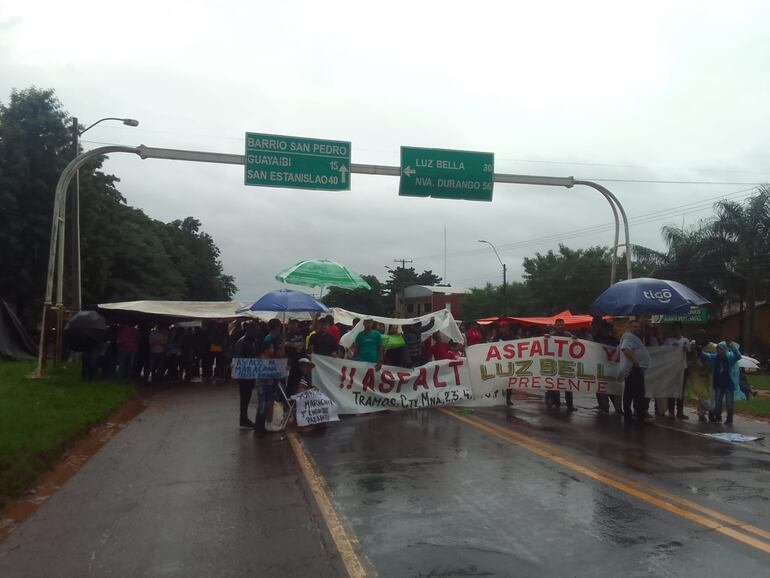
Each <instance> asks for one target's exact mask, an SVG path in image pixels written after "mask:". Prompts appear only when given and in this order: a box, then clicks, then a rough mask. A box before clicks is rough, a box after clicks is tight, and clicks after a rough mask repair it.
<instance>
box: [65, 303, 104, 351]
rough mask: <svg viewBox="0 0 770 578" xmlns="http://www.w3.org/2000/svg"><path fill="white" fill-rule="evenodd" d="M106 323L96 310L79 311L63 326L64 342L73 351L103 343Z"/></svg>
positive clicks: (85, 349) (87, 348)
mask: <svg viewBox="0 0 770 578" xmlns="http://www.w3.org/2000/svg"><path fill="white" fill-rule="evenodd" d="M106 337H107V323H106V322H105V321H104V317H102V316H101V315H99V314H98V313H97V312H96V311H80V312H79V313H76V314H75V315H74V316H73V317H72V319H70V320H69V321H67V325H65V326H64V342H65V343H66V344H67V347H69V348H70V349H72V350H73V351H88V350H89V349H93V348H94V347H96V346H98V345H101V344H102V343H104V340H105V339H106Z"/></svg>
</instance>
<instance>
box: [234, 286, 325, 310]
mask: <svg viewBox="0 0 770 578" xmlns="http://www.w3.org/2000/svg"><path fill="white" fill-rule="evenodd" d="M244 311H276V312H285V313H290V312H295V313H298V312H309V313H315V312H318V313H328V312H329V309H328V307H326V305H324V304H323V303H321V302H320V301H318V300H316V299H315V298H314V297H312V296H311V295H308V294H307V293H303V292H302V291H294V290H292V289H278V290H277V291H270V293H265V294H264V295H263V296H262V297H260V298H259V299H258V300H257V301H255V302H254V303H253V304H252V305H251V306H249V307H241V308H240V309H238V310H237V311H236V313H243V312H244Z"/></svg>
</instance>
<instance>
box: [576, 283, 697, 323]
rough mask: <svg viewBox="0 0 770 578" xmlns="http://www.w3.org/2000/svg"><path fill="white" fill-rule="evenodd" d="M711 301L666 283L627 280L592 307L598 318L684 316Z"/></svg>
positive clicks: (616, 285) (606, 292) (606, 293)
mask: <svg viewBox="0 0 770 578" xmlns="http://www.w3.org/2000/svg"><path fill="white" fill-rule="evenodd" d="M708 303H709V302H708V300H707V299H706V298H704V297H703V296H702V295H700V294H698V293H696V292H695V291H693V290H692V289H690V288H689V287H686V286H684V285H682V284H681V283H677V282H676V281H666V280H665V279H650V278H649V277H642V278H640V279H628V280H627V281H621V282H620V283H615V284H614V285H613V286H612V287H610V288H609V289H607V290H606V291H604V293H602V294H601V295H599V297H597V298H596V301H594V302H593V303H592V304H591V307H590V310H591V313H594V314H598V315H665V314H666V313H682V312H686V311H689V310H690V307H691V306H692V305H697V306H700V305H708Z"/></svg>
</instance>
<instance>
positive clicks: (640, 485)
mask: <svg viewBox="0 0 770 578" xmlns="http://www.w3.org/2000/svg"><path fill="white" fill-rule="evenodd" d="M445 413H446V412H445ZM471 419H474V420H478V421H479V422H481V423H484V424H486V425H488V426H489V427H492V428H495V429H497V430H499V431H501V432H502V433H504V434H507V435H512V436H516V437H517V438H519V439H522V440H524V441H526V442H527V443H531V444H535V445H538V446H540V447H542V448H545V449H546V450H548V451H550V452H551V453H554V454H557V455H561V456H562V457H567V458H568V457H569V456H568V455H565V454H566V452H564V451H563V450H562V449H561V448H557V447H556V446H553V445H551V444H548V443H547V442H544V441H541V440H538V439H536V438H533V437H530V436H528V435H526V434H523V433H520V432H517V431H514V430H512V429H510V428H508V427H506V426H504V425H501V424H495V423H492V422H490V421H488V420H485V419H483V418H480V417H477V416H474V417H473V418H471ZM591 466H592V468H593V469H594V470H595V471H597V472H599V473H601V474H604V475H607V476H610V477H612V478H614V479H615V480H619V481H622V482H624V483H627V484H630V485H633V486H636V487H637V489H641V490H643V491H647V492H648V493H652V494H657V495H658V497H660V498H665V499H667V500H670V501H673V502H677V503H678V504H680V505H682V506H686V507H687V508H689V509H691V510H695V511H697V512H700V513H702V514H706V515H708V516H710V517H712V518H715V519H717V520H721V521H722V522H725V523H727V524H730V525H732V526H737V527H739V528H741V529H742V530H744V531H746V532H750V533H752V534H755V535H757V536H760V537H761V538H764V539H765V540H770V532H768V531H766V530H763V529H762V528H758V527H757V526H753V525H751V524H748V523H746V522H742V521H741V520H737V519H735V518H732V517H730V516H727V515H725V514H722V513H720V512H717V511H716V510H712V509H711V508H708V507H707V506H702V505H701V504H698V503H696V502H692V501H690V500H688V499H687V498H681V497H679V496H676V495H674V494H671V493H670V492H667V491H665V490H663V489H661V488H656V487H654V486H651V485H649V484H646V483H644V482H641V481H638V480H634V479H631V478H629V477H627V476H624V475H622V474H619V473H617V472H614V471H612V470H609V469H606V468H603V467H601V466H596V465H593V464H591Z"/></svg>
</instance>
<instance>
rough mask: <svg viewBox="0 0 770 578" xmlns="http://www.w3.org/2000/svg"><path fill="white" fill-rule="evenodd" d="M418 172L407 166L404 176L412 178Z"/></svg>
mask: <svg viewBox="0 0 770 578" xmlns="http://www.w3.org/2000/svg"><path fill="white" fill-rule="evenodd" d="M416 172H417V171H416V170H414V169H413V168H412V167H410V166H409V165H407V166H406V168H405V169H404V174H405V175H406V176H407V177H411V176H412V175H413V174H414V173H416Z"/></svg>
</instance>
